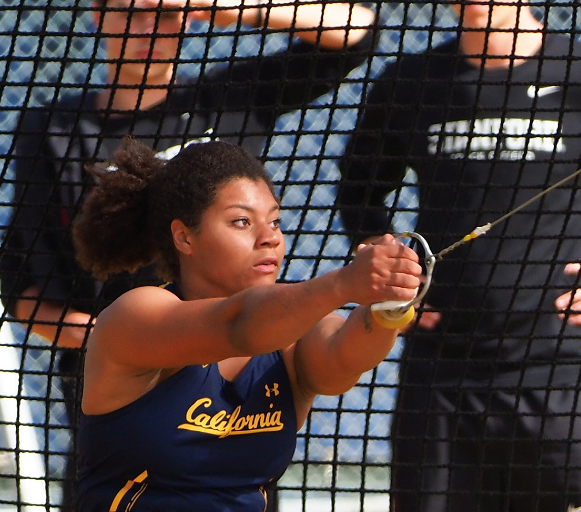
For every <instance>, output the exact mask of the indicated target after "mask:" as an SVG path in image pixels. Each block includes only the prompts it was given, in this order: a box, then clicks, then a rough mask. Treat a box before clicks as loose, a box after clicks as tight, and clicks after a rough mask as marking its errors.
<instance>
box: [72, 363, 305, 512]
mask: <svg viewBox="0 0 581 512" xmlns="http://www.w3.org/2000/svg"><path fill="white" fill-rule="evenodd" d="M296 436H297V420H296V413H295V408H294V402H293V396H292V390H291V387H290V382H289V379H288V374H287V372H286V368H285V365H284V362H283V360H282V357H281V354H280V352H274V353H271V354H267V355H261V356H256V357H253V358H252V359H251V360H250V362H249V363H248V366H247V367H246V368H245V369H244V371H243V372H242V373H241V374H240V375H239V376H238V377H237V378H236V380H234V381H233V382H230V381H227V380H225V379H224V378H223V377H222V376H221V375H220V372H219V370H218V365H217V364H209V365H197V366H188V367H186V368H184V369H182V370H181V371H179V372H178V373H177V374H175V375H173V376H171V377H170V378H168V379H167V380H165V381H163V382H162V383H161V384H159V385H157V386H156V387H155V388H153V389H152V390H151V391H149V392H148V393H147V394H146V395H144V396H142V397H141V398H139V399H138V400H136V401H135V402H133V403H131V404H129V405H127V406H125V407H123V408H121V409H119V410H117V411H114V412H111V413H108V414H103V415H97V416H86V415H81V421H80V427H79V434H78V448H79V452H80V456H79V461H80V470H79V488H78V506H77V510H78V511H79V512H104V511H111V512H115V511H126V510H129V509H131V511H132V512H145V511H147V512H150V511H151V512H152V511H156V512H158V511H160V512H161V511H163V512H170V511H171V512H194V511H195V512H198V511H199V512H213V511H215V512H229V511H232V512H262V511H263V510H264V509H265V505H266V503H265V497H264V493H263V490H262V487H263V486H264V485H266V484H267V483H268V482H269V481H271V480H273V479H277V478H278V477H280V476H281V475H282V473H283V472H284V471H285V470H286V468H287V466H288V465H289V463H290V461H291V459H292V456H293V453H294V449H295V444H296Z"/></svg>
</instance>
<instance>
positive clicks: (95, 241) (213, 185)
mask: <svg viewBox="0 0 581 512" xmlns="http://www.w3.org/2000/svg"><path fill="white" fill-rule="evenodd" d="M112 163H113V165H114V166H115V167H116V170H113V171H112V170H104V169H103V168H102V167H99V166H92V167H89V168H88V171H89V172H90V173H91V174H92V175H93V176H95V177H96V180H97V185H96V186H95V188H94V189H93V190H92V191H91V193H90V194H89V195H88V197H87V199H86V200H85V202H84V204H83V207H82V211H81V213H80V214H79V216H78V217H77V218H76V219H75V221H74V222H73V241H74V244H75V250H76V257H77V260H78V261H79V263H80V265H81V266H82V267H83V268H85V269H86V270H89V271H91V273H92V275H93V276H94V277H95V278H96V279H106V278H107V277H109V276H110V275H112V274H117V273H119V272H122V271H126V270H127V271H129V272H135V271H136V270H138V269H139V268H140V267H143V266H146V265H149V264H151V263H156V264H157V270H158V274H159V276H160V277H161V278H162V279H166V280H168V281H173V280H176V279H178V278H179V276H180V268H179V258H178V254H177V249H176V248H175V246H174V243H173V238H172V234H171V223H172V221H173V220H175V219H180V220H181V221H182V222H183V223H184V224H185V225H186V226H188V227H189V228H191V229H196V228H197V227H198V226H199V225H200V222H201V220H202V216H203V215H204V212H205V211H206V210H207V209H208V208H209V207H210V206H211V205H212V204H213V203H214V201H215V199H216V196H217V194H218V192H219V189H220V188H221V186H223V185H225V184H227V183H228V182H230V181H232V180H234V179H238V178H247V179H250V180H252V181H255V182H256V181H260V180H262V181H264V182H265V183H266V184H267V185H268V187H269V188H270V190H271V192H272V194H273V196H274V197H276V194H275V191H274V185H273V183H272V180H271V179H270V177H269V175H268V174H267V172H266V170H265V169H264V166H263V165H262V163H261V162H260V161H259V160H258V159H256V158H255V157H254V156H253V155H251V154H250V153H249V152H248V151H246V150H245V149H243V148H241V147H239V146H235V145H233V144H229V143H226V142H208V143H200V144H190V145H189V146H187V147H185V148H184V149H182V150H181V151H180V153H178V154H177V155H176V156H175V157H174V158H172V159H171V160H169V161H167V162H164V161H163V160H160V159H158V158H156V156H155V153H154V152H153V150H151V149H150V148H149V147H147V146H145V145H144V144H142V143H140V142H137V141H135V140H133V139H131V138H126V139H125V141H124V143H123V145H122V147H121V148H120V149H119V150H117V152H116V153H115V155H114V158H113V162H112Z"/></svg>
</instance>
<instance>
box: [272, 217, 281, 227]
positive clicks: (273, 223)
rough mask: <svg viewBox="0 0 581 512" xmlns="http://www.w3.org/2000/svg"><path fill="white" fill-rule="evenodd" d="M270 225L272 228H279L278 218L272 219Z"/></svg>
mask: <svg viewBox="0 0 581 512" xmlns="http://www.w3.org/2000/svg"><path fill="white" fill-rule="evenodd" d="M271 224H272V227H273V228H280V218H278V219H274V220H273V221H272V222H271Z"/></svg>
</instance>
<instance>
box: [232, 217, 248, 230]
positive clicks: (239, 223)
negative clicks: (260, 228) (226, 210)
mask: <svg viewBox="0 0 581 512" xmlns="http://www.w3.org/2000/svg"><path fill="white" fill-rule="evenodd" d="M248 224H249V222H248V219H236V220H235V221H234V225H235V226H238V227H239V228H243V227H246V226H248Z"/></svg>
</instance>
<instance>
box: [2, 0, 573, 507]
mask: <svg viewBox="0 0 581 512" xmlns="http://www.w3.org/2000/svg"><path fill="white" fill-rule="evenodd" d="M371 7H372V8H374V9H375V10H376V11H377V13H378V16H379V19H380V21H381V22H380V23H379V25H378V29H377V31H378V36H379V39H378V45H377V46H376V47H375V48H373V49H372V50H370V51H369V52H368V54H367V55H366V59H365V60H364V62H363V63H362V64H361V65H359V66H358V67H357V68H356V69H354V70H353V71H352V72H350V73H349V74H348V76H347V77H345V78H344V79H342V80H341V82H340V83H339V82H337V83H336V84H335V87H332V88H331V90H330V91H329V92H327V93H325V94H323V95H321V96H319V97H318V98H316V99H315V100H314V101H309V102H308V103H305V104H303V105H300V108H298V109H293V110H292V111H290V112H284V113H282V115H280V116H278V117H277V119H276V123H275V125H274V129H273V130H272V132H271V133H270V134H268V136H267V137H266V143H265V146H264V152H263V158H264V161H265V164H266V167H267V170H268V171H269V173H270V175H271V176H272V177H273V179H274V181H275V184H276V185H277V188H278V192H279V194H280V196H281V198H282V219H283V230H284V232H285V237H286V243H287V256H286V259H285V265H284V268H283V270H282V273H281V276H280V279H281V281H282V282H295V281H300V280H303V279H306V278H310V277H313V276H316V275H320V274H322V273H325V272H328V271H330V270H332V269H335V268H338V267H340V266H343V265H344V264H345V263H346V262H347V261H348V260H349V258H350V250H351V243H352V242H351V240H350V238H349V236H348V233H347V232H346V229H345V227H344V225H343V223H342V220H341V218H340V216H339V213H338V209H337V186H338V184H339V181H340V178H341V175H340V172H339V160H340V158H341V157H342V155H343V154H344V153H345V149H346V147H348V146H347V144H348V141H349V138H350V136H351V134H352V133H353V129H354V126H355V125H356V122H357V116H358V110H357V109H358V107H359V105H360V104H361V102H362V98H363V96H364V95H365V94H366V93H367V92H368V91H369V90H370V88H371V87H372V86H373V85H374V83H375V81H376V80H377V79H378V77H380V76H381V73H382V72H383V70H384V69H385V68H386V66H388V65H389V64H390V63H392V62H395V61H396V60H397V59H399V58H400V57H401V56H403V55H406V54H419V53H421V52H424V51H426V50H429V49H430V48H433V47H435V46H438V45H440V44H443V43H446V42H447V41H451V40H452V39H454V38H455V37H456V36H457V34H458V23H457V19H456V17H455V15H454V13H453V11H452V9H451V8H450V6H449V5H446V4H445V3H439V2H413V3H409V2H405V3H397V2H392V3H387V2H382V3H377V4H372V5H371ZM533 12H534V14H535V16H537V17H538V19H541V20H543V22H544V23H545V26H546V32H547V33H558V34H564V35H567V34H573V35H574V36H575V37H576V36H577V35H578V34H579V30H580V27H581V21H580V20H579V7H578V5H577V3H576V2H574V1H562V2H557V1H554V2H546V3H541V2H539V3H535V4H533ZM290 43H291V39H289V37H288V35H287V34H284V33H282V32H281V31H276V30H266V31H265V30H256V29H254V28H252V27H246V26H244V25H242V26H241V25H234V26H229V27H226V28H214V29H211V30H210V29H209V28H208V24H206V23H203V22H194V23H193V25H192V26H191V27H190V28H189V29H188V30H187V32H186V33H185V35H184V37H183V39H182V40H181V42H180V45H181V49H180V58H179V65H178V66H177V75H178V76H179V77H180V78H184V79H186V78H195V77H198V76H200V75H201V74H202V75H204V74H207V73H210V72H211V70H212V69H213V68H214V67H216V66H232V65H233V63H234V62H235V61H238V60H244V58H246V57H252V56H256V55H272V54H275V53H276V52H279V51H282V50H284V49H286V48H287V47H288V46H289V44H290ZM561 59H562V60H563V61H566V62H569V63H571V62H575V61H576V59H579V54H573V50H572V49H571V50H570V53H569V54H566V55H563V56H562V57H561ZM549 60H551V59H549ZM106 61H107V58H106V55H105V52H104V47H103V40H102V37H101V35H100V34H99V33H98V32H97V31H96V28H95V26H94V23H93V8H92V6H91V4H90V3H88V2H86V1H84V0H79V1H76V2H74V3H73V1H72V0H52V1H51V0H49V1H47V0H38V1H35V0H2V8H1V9H0V158H1V164H0V169H1V170H0V183H1V185H0V236H2V237H7V236H8V235H9V234H10V232H11V231H10V230H9V229H8V225H9V221H10V218H11V215H12V212H13V210H14V209H15V208H18V207H19V206H20V205H18V204H17V203H16V202H15V199H14V197H15V196H14V186H15V185H18V182H17V180H15V174H14V159H13V158H12V157H13V155H14V143H15V141H16V140H17V138H18V135H19V134H20V133H21V130H22V129H23V128H22V124H21V123H20V122H19V119H22V115H23V113H24V112H26V111H28V110H30V109H31V107H39V106H43V105H48V106H49V107H48V108H49V111H51V109H52V112H53V113H54V112H58V109H59V107H58V106H57V104H56V100H57V99H58V98H62V97H63V96H64V95H67V94H81V95H82V94H86V93H87V91H89V90H101V88H102V87H103V86H104V85H105V83H106V64H107V62H106ZM578 78H579V77H578V76H576V77H574V79H575V80H576V79H578ZM399 79H400V78H399V76H398V75H397V74H396V76H395V78H394V81H395V82H397V81H398V80H399ZM250 80H251V81H252V80H258V78H256V77H252V78H251V79H250ZM306 80H313V77H312V76H305V77H304V78H303V81H306ZM299 85H300V84H299ZM549 85H553V84H549ZM577 85H579V84H578V83H577ZM429 86H430V84H429V83H428V87H429ZM571 90H572V91H573V92H571V95H573V94H577V100H576V101H579V99H578V98H580V97H581V96H579V93H578V89H575V88H571ZM421 101H422V98H421V97H418V98H417V102H418V104H421ZM578 104H579V103H574V102H573V106H570V105H569V104H568V105H567V106H566V109H569V110H573V111H575V107H576V105H578ZM561 108H562V107H561ZM577 108H578V107H577ZM410 112H411V111H409V112H407V114H410ZM538 112H539V117H544V112H543V111H542V109H541V108H540V107H539V111H538ZM579 113H580V110H579V108H578V110H577V115H579ZM474 130H475V128H474V126H471V127H468V130H467V132H466V136H474V133H475V132H474ZM577 135H579V133H577ZM97 137H98V134H97ZM570 143H571V144H572V143H573V142H570ZM577 153H579V151H577ZM37 156H38V155H35V154H32V155H27V157H28V158H32V159H34V158H36V157H37ZM463 156H464V157H466V155H465V154H464V155H463ZM578 156H579V155H577V157H575V160H578ZM558 158H559V155H558V154H556V153H555V154H552V155H551V156H550V159H553V160H557V159H558ZM409 165H410V167H413V165H412V164H411V163H409ZM374 179H375V178H373V177H372V178H370V180H369V181H366V182H365V183H364V186H366V187H368V186H369V184H372V185H373V184H375V182H374V181H373V180H374ZM404 183H405V184H406V186H405V187H403V188H402V189H401V190H400V191H399V192H398V193H395V192H394V193H391V194H387V195H386V196H385V198H382V203H383V205H382V207H383V209H384V210H389V211H390V212H391V214H392V215H393V218H391V226H392V228H393V230H394V231H405V230H408V229H413V228H414V227H415V225H416V220H417V212H416V210H417V208H418V205H419V200H418V193H419V189H418V185H417V175H416V173H415V172H414V170H413V169H411V168H408V169H407V171H406V174H405V178H404ZM434 185H435V186H437V185H438V184H437V183H436V184H434V183H432V184H430V183H428V184H423V185H421V186H422V187H424V188H422V190H423V191H425V189H426V188H427V189H429V188H430V186H434ZM542 186H543V183H541V184H540V185H539V184H538V183H536V184H533V185H531V187H532V188H533V189H535V190H537V189H538V187H542ZM535 187H536V188H535ZM507 189H510V190H514V187H512V188H510V187H508V188H507ZM567 190H570V188H568V189H567ZM518 202H519V201H518V200H515V201H514V202H513V203H512V204H513V206H516V204H518ZM541 204H542V203H541ZM577 205H578V203H577V204H574V203H573V201H571V204H569V205H568V208H569V209H568V211H566V212H564V213H565V216H566V217H567V216H569V217H571V216H573V215H574V213H575V211H576V208H577ZM475 207H476V208H482V206H479V205H475ZM357 208H359V211H362V205H355V207H354V209H357ZM577 209H578V208H577ZM460 211H462V210H461V209H460ZM491 211H492V213H493V214H496V213H498V212H495V211H494V209H492V210H491ZM476 213H477V214H482V213H490V212H487V211H484V212H483V211H481V210H479V211H477V212H476ZM477 217H478V215H477ZM473 227H475V226H473ZM360 228H361V229H362V226H360ZM13 229H16V228H13ZM510 233H511V232H509V233H508V234H507V233H506V232H505V233H504V235H499V236H500V237H502V236H507V237H509V238H510V237H511V236H513V237H516V238H518V234H517V235H514V234H512V235H511V234H510ZM565 233H566V232H565V228H563V231H562V232H561V233H560V232H553V233H551V235H552V236H553V237H557V238H559V237H562V236H565ZM464 234H466V233H463V232H462V233H456V232H452V233H446V234H445V235H444V239H445V240H446V239H447V238H446V236H448V237H449V238H450V240H449V241H450V242H452V241H454V236H456V237H457V236H458V235H460V236H462V235H464ZM542 236H543V235H542V234H541V237H542ZM442 247H443V245H442ZM453 261H454V264H456V265H459V266H460V267H461V266H462V264H463V260H462V259H461V257H458V258H457V259H454V260H453ZM497 263H498V262H497ZM518 263H519V262H517V264H518ZM540 263H546V264H548V265H549V267H550V268H551V269H552V270H551V271H553V272H556V270H554V267H555V265H556V264H558V263H563V262H561V261H559V256H558V255H556V254H546V255H545V261H542V262H540ZM55 272H57V271H56V270H55ZM519 283H520V281H519ZM485 285H486V283H485ZM3 293H5V292H4V290H3ZM10 298H11V297H7V296H6V295H5V296H3V301H4V302H6V301H7V300H9V299H10ZM513 304H514V303H513ZM452 307H453V308H456V309H455V311H456V313H457V314H460V312H462V311H463V308H464V307H465V305H463V304H461V303H458V302H455V303H454V304H453V306H452ZM509 308H510V306H509ZM348 310H349V308H346V310H345V312H347V311H348ZM529 313H530V314H532V315H537V316H540V315H542V314H543V313H544V311H542V309H539V308H537V309H536V310H535V311H532V312H529ZM0 322H1V324H2V330H1V333H2V337H1V340H0V509H7V510H28V509H29V507H30V506H33V507H35V508H34V510H41V509H43V510H49V509H56V507H58V506H59V504H60V501H61V498H62V483H63V481H65V480H67V478H68V477H67V475H66V472H65V459H66V456H67V454H68V453H70V452H71V451H74V450H73V447H72V441H71V428H70V425H69V421H68V420H67V414H66V404H65V399H64V397H63V389H64V388H65V387H66V386H72V388H73V389H74V388H75V387H76V386H77V385H78V377H80V375H79V374H78V373H77V374H75V375H65V374H63V373H62V372H61V371H60V370H59V368H58V360H59V358H60V357H62V352H63V350H62V349H59V348H57V347H56V346H54V345H51V344H48V343H47V342H46V340H44V339H42V338H41V337H39V336H38V335H35V334H33V333H32V332H31V328H30V326H23V325H21V324H19V323H17V322H14V321H13V319H12V317H11V316H10V315H9V314H8V312H7V311H5V312H4V313H3V314H2V317H1V319H0ZM403 344H404V342H403V340H402V339H398V342H397V344H396V347H395V348H394V350H393V351H392V352H391V354H390V355H389V356H388V358H387V359H386V360H385V361H384V362H383V363H382V364H380V365H379V366H378V367H377V368H376V369H374V370H372V371H369V372H367V373H366V374H364V375H363V377H362V378H361V379H360V381H359V383H358V384H357V386H355V387H354V388H353V389H352V390H351V391H349V392H347V393H345V394H344V395H342V396H339V397H318V398H317V400H316V401H315V404H314V407H313V410H312V412H311V414H310V415H309V417H308V420H307V422H306V424H305V426H304V427H303V428H302V429H301V431H300V435H299V442H298V446H297V450H296V453H295V456H294V459H293V463H292V464H291V466H290V467H289V469H288V471H287V472H286V473H285V475H284V476H283V477H282V479H281V480H280V481H279V483H278V498H277V499H278V508H279V510H281V511H287V510H288V511H290V510H309V511H310V510H313V511H315V510H316V511H317V512H320V511H323V510H336V511H338V510H362V511H363V510H365V511H367V512H371V511H374V510H387V509H388V507H389V497H388V493H389V490H390V486H391V485H392V484H391V480H390V478H391V476H390V475H391V469H392V441H393V437H392V436H395V435H396V434H395V433H393V432H392V429H391V424H392V418H393V411H394V407H395V397H396V392H397V390H398V386H399V369H400V358H401V355H402V350H403ZM443 357H444V358H445V356H443ZM524 357H526V354H525V355H524ZM568 362H569V364H571V365H575V364H578V363H579V361H578V360H576V359H575V358H574V357H572V358H570V359H569V361H568ZM493 371H494V369H493ZM558 372H559V368H558V367H557V368H556V373H558ZM521 384H522V383H521ZM576 386H577V384H576ZM556 387H557V388H558V387H559V386H556ZM548 388H549V389H552V387H551V385H549V386H548ZM519 389H520V387H519V384H518V383H517V384H516V385H512V384H511V385H509V386H508V391H510V392H512V393H517V394H518V392H519ZM542 389H546V388H545V387H542ZM574 389H577V388H576V387H575V388H574ZM450 414H451V415H452V416H453V415H454V411H453V409H452V410H451V411H450ZM483 414H484V417H485V418H488V416H487V414H488V413H487V411H486V409H485V410H484V412H483ZM490 417H492V413H491V416H490ZM571 435H572V434H569V435H568V437H567V438H566V439H565V440H564V443H565V444H567V443H569V445H571V444H574V443H575V442H577V440H576V439H574V438H572V437H571ZM403 436H404V437H405V434H403ZM429 436H430V434H427V433H425V432H424V434H421V435H420V437H419V438H413V437H412V438H411V441H412V442H414V443H417V444H421V445H422V446H424V443H425V442H426V439H428V440H432V441H440V440H439V439H435V440H434V439H430V438H429ZM515 436H516V437H517V438H518V434H516V433H515ZM518 439H520V438H518ZM481 450H483V449H482V448H481ZM458 460H459V462H454V464H457V468H456V469H458V470H462V468H463V466H462V461H461V460H460V459H458ZM510 464H512V462H511V463H509V465H510ZM517 464H518V463H517ZM535 464H537V465H538V464H539V463H538V461H537V462H535ZM492 467H493V468H494V467H495V466H494V464H492ZM559 469H562V470H563V471H565V472H568V471H570V470H572V469H575V468H569V467H567V468H559ZM449 478H450V482H452V480H453V479H452V477H449ZM416 483H417V482H416ZM576 485H580V484H579V483H577V484H576ZM576 489H577V491H579V488H578V487H577V488H576ZM538 490H539V492H542V491H543V490H542V489H541V488H539V489H538ZM408 491H409V489H408ZM416 491H417V493H418V494H420V495H421V492H422V486H421V484H419V487H418V488H417V489H416ZM481 491H482V489H481ZM549 491H551V489H549V490H548V491H547V492H549ZM412 492H413V491H412ZM453 493H454V490H453V485H450V486H447V485H443V487H442V488H441V489H440V491H439V495H440V496H444V497H446V496H449V495H451V494H453ZM460 496H463V495H462V494H461V493H460ZM464 497H465V496H464ZM580 505H581V502H580V503H577V504H576V506H580ZM444 509H445V508H444ZM444 509H443V510H444ZM31 510H32V509H31ZM530 510H535V508H531V509H530ZM563 510H565V509H563Z"/></svg>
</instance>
